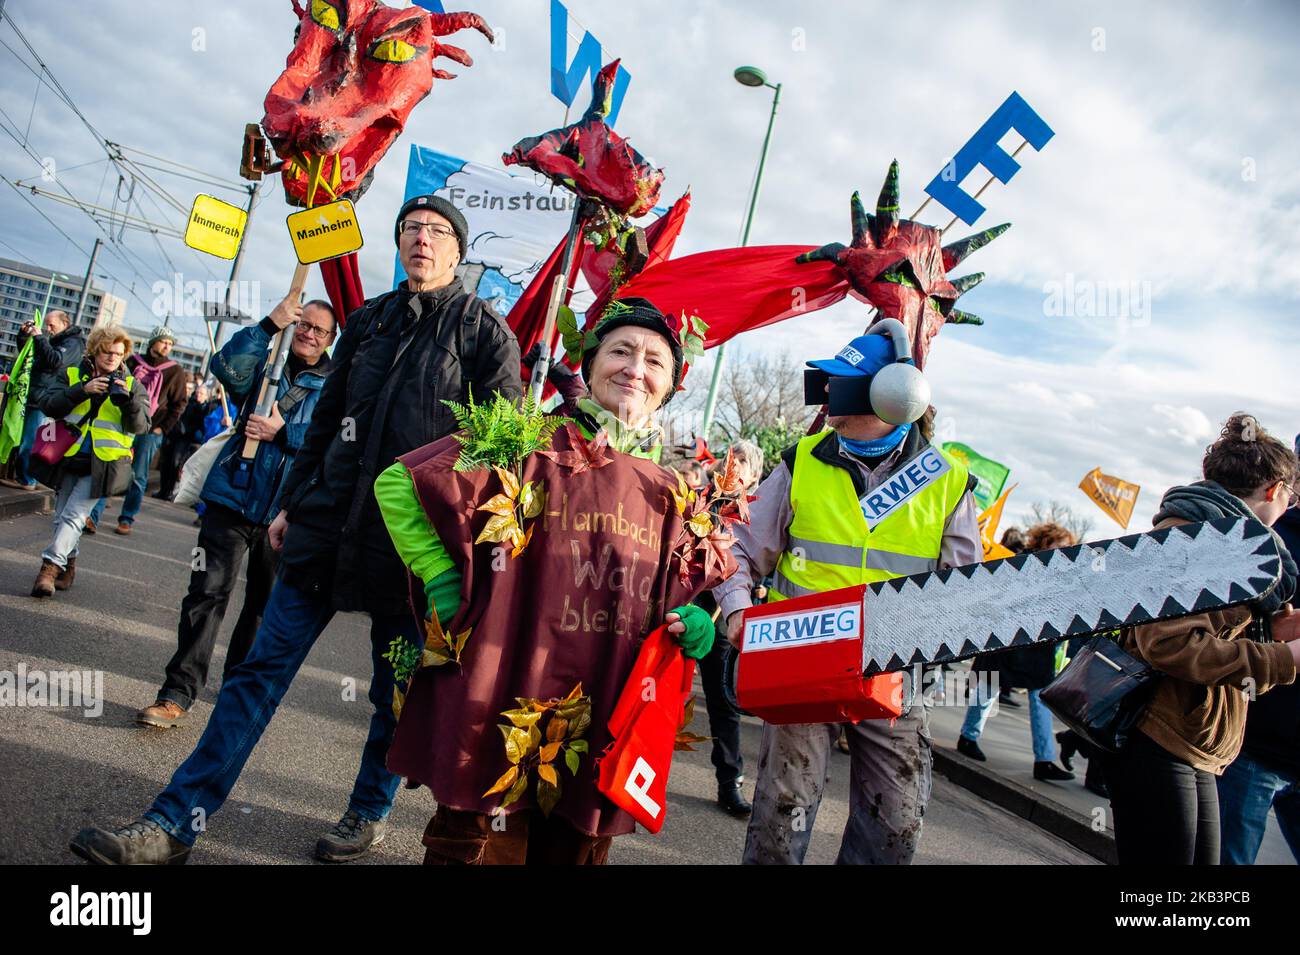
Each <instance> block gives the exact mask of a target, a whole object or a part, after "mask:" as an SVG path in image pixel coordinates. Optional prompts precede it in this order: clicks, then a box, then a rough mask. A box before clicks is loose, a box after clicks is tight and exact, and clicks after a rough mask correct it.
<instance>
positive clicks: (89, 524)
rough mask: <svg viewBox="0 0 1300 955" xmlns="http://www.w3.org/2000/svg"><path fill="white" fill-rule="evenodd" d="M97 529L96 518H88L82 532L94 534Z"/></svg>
mask: <svg viewBox="0 0 1300 955" xmlns="http://www.w3.org/2000/svg"><path fill="white" fill-rule="evenodd" d="M95 530H96V527H95V519H94V518H93V517H88V518H86V526H85V527H84V528H83V529H82V533H83V534H93V533H95Z"/></svg>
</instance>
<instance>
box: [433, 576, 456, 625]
mask: <svg viewBox="0 0 1300 955" xmlns="http://www.w3.org/2000/svg"><path fill="white" fill-rule="evenodd" d="M424 595H425V596H426V597H427V598H428V599H429V610H430V611H433V612H436V613H437V614H438V622H439V623H440V624H442V626H443V627H444V628H445V627H449V626H451V618H452V617H454V616H456V611H457V610H459V609H460V571H459V570H457V569H456V568H455V567H453V568H452V569H451V570H444V571H443V572H442V573H441V574H439V575H438V576H437V577H434V578H433V579H432V580H427V581H425V583H424Z"/></svg>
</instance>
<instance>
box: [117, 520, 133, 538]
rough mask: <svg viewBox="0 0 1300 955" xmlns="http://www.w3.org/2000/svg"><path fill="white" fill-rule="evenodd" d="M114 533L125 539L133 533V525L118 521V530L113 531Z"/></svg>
mask: <svg viewBox="0 0 1300 955" xmlns="http://www.w3.org/2000/svg"><path fill="white" fill-rule="evenodd" d="M113 533H114V534H121V535H122V536H123V537H125V536H126V535H127V534H130V533H131V525H130V524H129V523H128V522H126V521H118V522H117V528H116V529H115V530H114V531H113Z"/></svg>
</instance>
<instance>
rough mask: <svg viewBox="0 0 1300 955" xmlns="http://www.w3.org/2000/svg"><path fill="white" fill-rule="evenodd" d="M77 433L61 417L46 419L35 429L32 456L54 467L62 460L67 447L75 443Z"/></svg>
mask: <svg viewBox="0 0 1300 955" xmlns="http://www.w3.org/2000/svg"><path fill="white" fill-rule="evenodd" d="M77 435H78V432H76V431H74V430H72V429H71V428H69V427H68V426H67V425H66V424H64V423H63V421H62V420H61V419H51V420H49V421H46V422H45V424H43V425H41V426H40V427H39V428H37V429H36V440H35V441H34V442H32V457H34V458H38V459H40V460H41V461H44V462H45V463H46V464H48V465H49V466H50V467H54V466H56V465H57V464H58V463H59V462H60V461H62V460H63V456H64V455H65V454H67V453H68V449H69V448H70V447H72V446H73V444H75V443H76V441H77Z"/></svg>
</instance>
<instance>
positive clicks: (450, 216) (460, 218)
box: [393, 196, 469, 262]
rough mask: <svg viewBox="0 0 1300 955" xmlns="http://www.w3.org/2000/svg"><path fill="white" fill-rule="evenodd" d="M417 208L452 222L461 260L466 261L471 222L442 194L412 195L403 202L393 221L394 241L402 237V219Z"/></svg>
mask: <svg viewBox="0 0 1300 955" xmlns="http://www.w3.org/2000/svg"><path fill="white" fill-rule="evenodd" d="M416 209H428V210H429V211H430V212H436V213H438V215H440V216H442V217H443V218H444V219H446V220H447V221H448V222H450V223H451V228H452V231H453V232H455V233H456V244H457V245H459V246H460V260H461V261H462V262H464V261H465V250H466V249H467V248H468V247H469V223H467V222H466V221H465V216H464V215H463V214H462V213H461V211H460V210H459V209H457V208H456V207H455V206H453V205H452V204H451V203H450V202H448V201H447V200H446V199H444V198H442V197H441V196H412V197H411V198H410V199H407V200H406V201H405V202H403V203H402V208H401V209H400V210H399V211H398V213H397V221H396V222H394V223H393V241H394V242H397V241H398V240H399V238H400V237H401V228H402V220H403V219H405V218H406V216H407V215H408V214H409V213H411V212H413V211H415V210H416Z"/></svg>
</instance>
